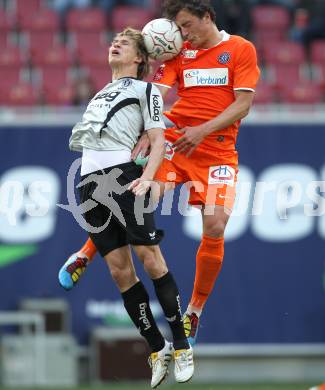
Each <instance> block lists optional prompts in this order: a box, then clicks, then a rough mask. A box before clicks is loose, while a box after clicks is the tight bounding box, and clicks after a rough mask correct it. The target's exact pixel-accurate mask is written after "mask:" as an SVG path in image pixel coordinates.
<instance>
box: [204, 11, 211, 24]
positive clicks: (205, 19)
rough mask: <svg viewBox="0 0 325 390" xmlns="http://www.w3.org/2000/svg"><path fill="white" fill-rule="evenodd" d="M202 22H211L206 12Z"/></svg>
mask: <svg viewBox="0 0 325 390" xmlns="http://www.w3.org/2000/svg"><path fill="white" fill-rule="evenodd" d="M203 20H204V21H205V22H210V21H211V15H210V14H209V12H206V13H205V14H204V16H203Z"/></svg>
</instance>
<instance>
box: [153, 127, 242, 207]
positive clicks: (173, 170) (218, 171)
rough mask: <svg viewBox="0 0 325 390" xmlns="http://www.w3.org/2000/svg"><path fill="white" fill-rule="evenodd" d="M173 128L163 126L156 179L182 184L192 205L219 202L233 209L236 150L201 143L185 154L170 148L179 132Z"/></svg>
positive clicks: (236, 162) (236, 169)
mask: <svg viewBox="0 0 325 390" xmlns="http://www.w3.org/2000/svg"><path fill="white" fill-rule="evenodd" d="M174 130H175V128H171V129H167V130H166V133H165V136H166V153H165V158H164V160H163V162H162V164H161V165H160V167H159V169H158V171H157V173H156V175H155V180H156V181H161V182H163V183H166V182H171V183H174V184H175V185H178V184H185V185H186V187H187V188H188V190H189V192H190V197H189V203H190V204H191V205H220V206H224V207H225V208H227V209H230V210H232V208H233V205H234V202H235V195H236V182H237V172H238V168H237V167H238V157H237V152H236V151H227V152H224V151H220V152H219V151H218V150H209V149H205V148H204V146H202V145H201V146H199V147H198V148H197V149H195V150H194V152H193V153H192V154H191V155H190V156H189V157H186V155H185V154H182V153H179V152H175V150H174V149H173V143H174V142H175V141H176V139H177V138H178V137H179V136H180V135H179V134H177V133H175V132H174Z"/></svg>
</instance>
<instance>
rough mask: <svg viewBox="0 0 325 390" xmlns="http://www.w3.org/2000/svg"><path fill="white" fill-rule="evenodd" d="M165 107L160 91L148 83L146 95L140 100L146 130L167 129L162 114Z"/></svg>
mask: <svg viewBox="0 0 325 390" xmlns="http://www.w3.org/2000/svg"><path fill="white" fill-rule="evenodd" d="M163 106H164V104H163V99H162V97H161V94H160V91H159V89H158V88H157V87H156V86H155V85H153V84H152V83H147V86H146V90H145V93H143V94H142V97H141V99H140V107H141V111H142V116H143V122H144V130H150V129H154V128H161V129H165V128H166V126H165V123H164V119H163V114H162V113H163Z"/></svg>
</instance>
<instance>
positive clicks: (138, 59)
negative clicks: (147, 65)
mask: <svg viewBox="0 0 325 390" xmlns="http://www.w3.org/2000/svg"><path fill="white" fill-rule="evenodd" d="M134 62H135V63H136V64H141V62H143V59H142V56H140V55H137V56H136V57H135V59H134Z"/></svg>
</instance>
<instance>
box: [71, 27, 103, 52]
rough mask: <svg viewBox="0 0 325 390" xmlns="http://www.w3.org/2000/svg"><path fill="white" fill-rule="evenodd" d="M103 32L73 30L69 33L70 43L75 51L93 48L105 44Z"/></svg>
mask: <svg viewBox="0 0 325 390" xmlns="http://www.w3.org/2000/svg"><path fill="white" fill-rule="evenodd" d="M104 37H105V34H103V33H102V32H88V31H87V32H83V31H79V32H74V33H72V34H70V42H69V43H70V44H71V46H73V47H74V48H75V50H76V51H77V52H79V51H87V50H93V49H94V48H100V47H102V46H103V45H105V39H104Z"/></svg>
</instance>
